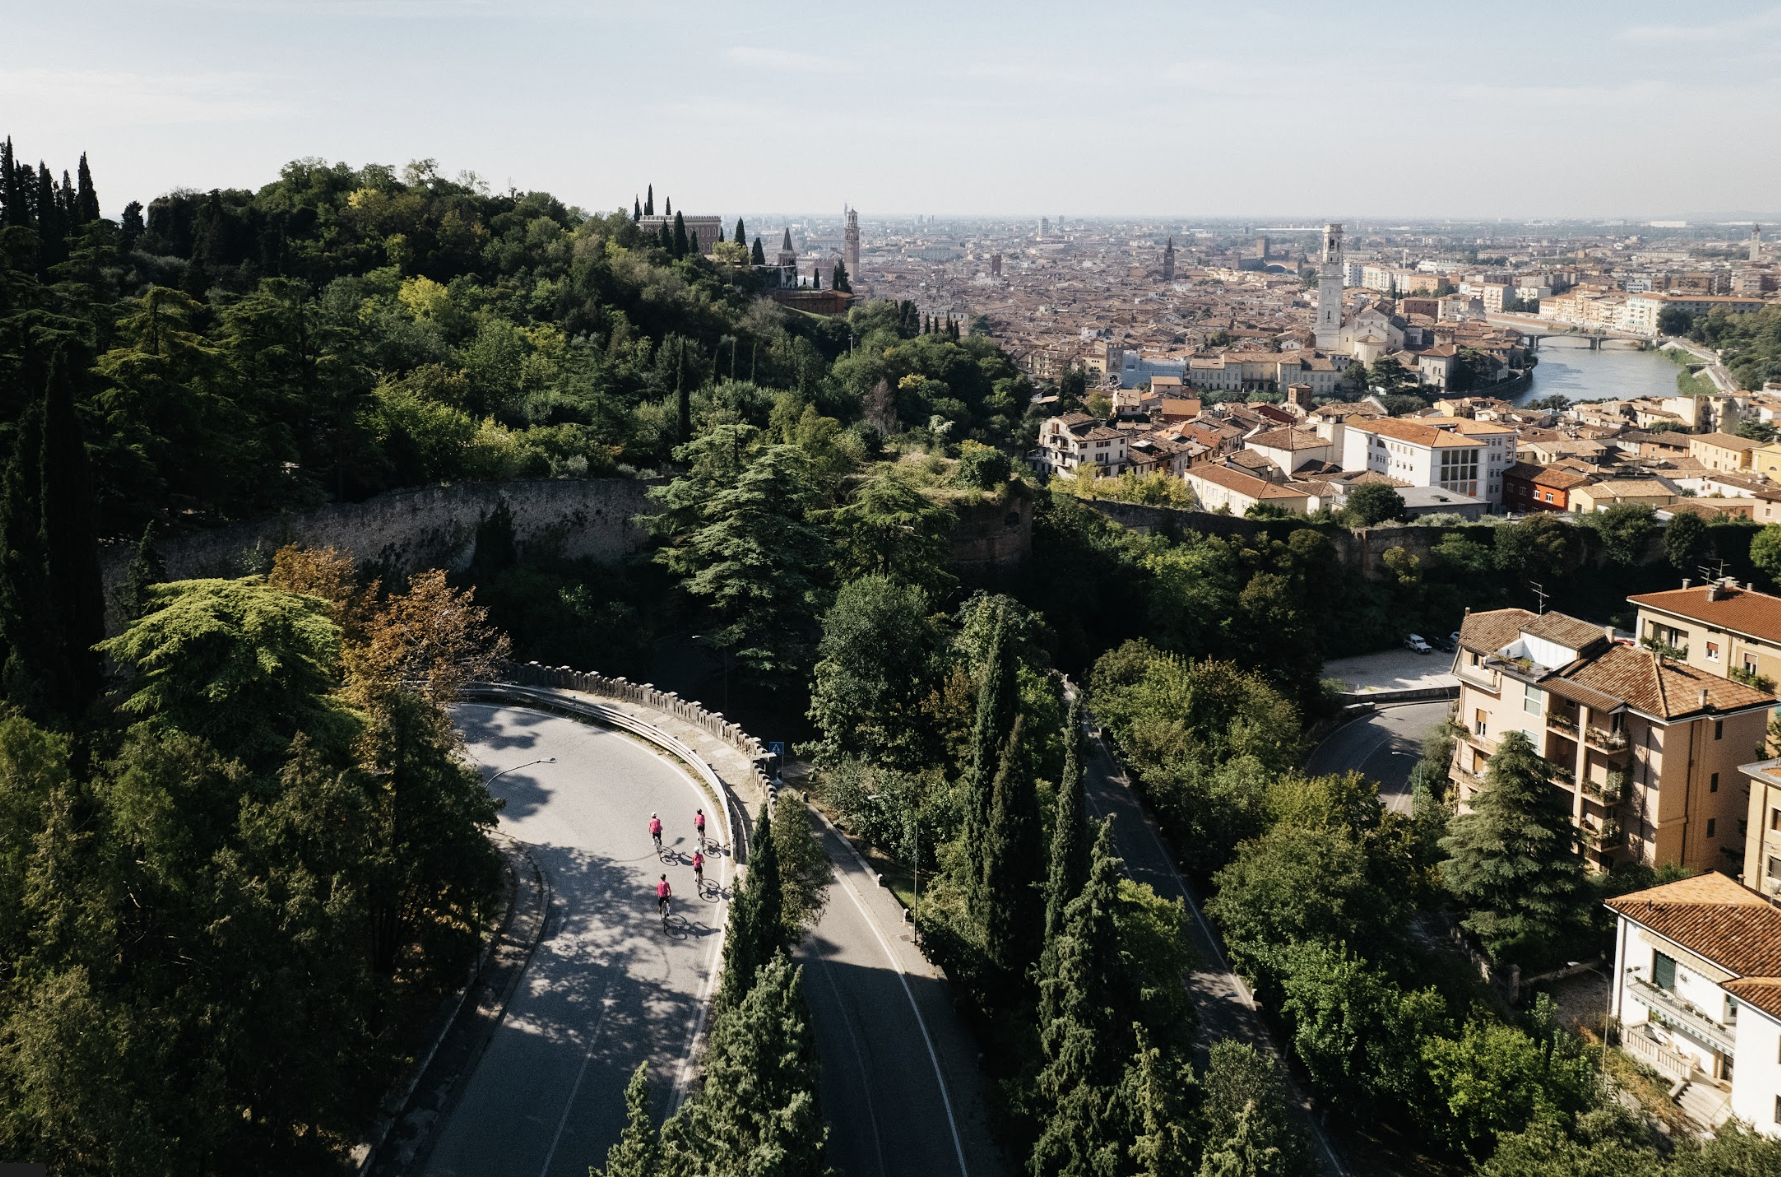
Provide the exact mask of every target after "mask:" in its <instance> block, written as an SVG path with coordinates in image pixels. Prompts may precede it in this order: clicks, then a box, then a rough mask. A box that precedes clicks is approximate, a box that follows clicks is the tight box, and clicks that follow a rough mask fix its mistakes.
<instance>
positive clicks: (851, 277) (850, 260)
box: [841, 208, 860, 286]
mask: <svg viewBox="0 0 1781 1177" xmlns="http://www.w3.org/2000/svg"><path fill="white" fill-rule="evenodd" d="M841 252H842V255H843V259H844V261H845V262H846V265H847V280H848V281H849V282H851V283H853V284H854V285H856V286H857V285H859V282H860V212H859V210H858V209H856V208H850V209H848V210H847V231H846V232H845V233H843V234H842V237H841Z"/></svg>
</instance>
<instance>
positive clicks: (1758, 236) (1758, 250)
mask: <svg viewBox="0 0 1781 1177" xmlns="http://www.w3.org/2000/svg"><path fill="white" fill-rule="evenodd" d="M1750 260H1751V261H1752V262H1753V263H1754V262H1760V261H1762V226H1761V225H1752V226H1750Z"/></svg>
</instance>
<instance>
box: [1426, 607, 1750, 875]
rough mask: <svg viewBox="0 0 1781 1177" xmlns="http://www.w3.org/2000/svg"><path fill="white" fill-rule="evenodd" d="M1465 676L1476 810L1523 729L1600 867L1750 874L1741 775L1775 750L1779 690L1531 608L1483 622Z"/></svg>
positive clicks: (1462, 795)
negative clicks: (1499, 760)
mask: <svg viewBox="0 0 1781 1177" xmlns="http://www.w3.org/2000/svg"><path fill="white" fill-rule="evenodd" d="M1454 674H1455V676H1457V677H1458V679H1459V682H1460V696H1459V705H1458V712H1457V718H1458V720H1459V722H1461V723H1462V724H1463V725H1464V728H1465V737H1464V738H1463V739H1461V740H1460V741H1458V743H1457V745H1456V747H1455V750H1454V759H1453V779H1454V781H1455V782H1456V784H1457V785H1458V791H1459V799H1460V803H1461V805H1462V806H1463V805H1469V804H1470V802H1471V798H1472V797H1473V796H1474V795H1475V794H1476V793H1477V792H1478V790H1479V789H1480V788H1481V787H1483V784H1484V780H1485V771H1486V767H1487V766H1488V764H1489V762H1490V757H1491V754H1492V753H1493V752H1495V751H1496V748H1497V745H1498V743H1499V741H1501V739H1502V738H1503V735H1504V734H1505V733H1507V732H1510V731H1521V732H1525V733H1527V736H1528V739H1530V740H1531V741H1532V742H1533V745H1534V748H1535V749H1536V750H1537V751H1538V752H1539V753H1540V755H1542V756H1543V757H1545V758H1546V760H1547V761H1549V762H1550V763H1551V765H1552V770H1551V771H1552V784H1553V786H1554V787H1555V788H1558V789H1561V790H1563V791H1564V793H1565V802H1566V805H1567V807H1568V808H1569V810H1570V812H1571V819H1572V821H1573V822H1574V823H1575V824H1576V826H1577V831H1578V840H1579V841H1580V843H1581V844H1582V848H1583V851H1584V856H1585V858H1586V859H1587V860H1588V861H1589V862H1590V863H1591V865H1592V866H1595V867H1597V868H1599V869H1603V870H1606V869H1609V868H1611V867H1613V866H1614V865H1615V864H1616V863H1619V862H1624V861H1628V860H1636V861H1641V862H1645V863H1649V864H1652V865H1659V864H1664V863H1678V864H1681V865H1683V866H1690V867H1695V868H1697V869H1701V870H1724V869H1736V867H1737V866H1739V865H1741V864H1742V863H1743V861H1744V835H1743V832H1742V831H1743V824H1742V823H1744V822H1745V820H1746V819H1747V809H1748V805H1747V801H1746V798H1745V796H1744V787H1743V782H1744V778H1743V776H1742V774H1741V769H1740V766H1741V765H1742V764H1743V763H1744V762H1745V761H1747V760H1748V758H1749V757H1750V755H1751V752H1752V750H1753V749H1756V748H1759V747H1761V746H1762V742H1763V736H1764V730H1765V728H1766V727H1767V724H1768V713H1769V709H1770V708H1771V707H1772V706H1774V703H1775V699H1774V696H1773V695H1771V694H1770V693H1769V692H1768V691H1765V690H1760V689H1758V688H1757V687H1754V686H1750V685H1748V684H1746V683H1742V682H1734V681H1733V680H1731V679H1728V678H1723V677H1721V676H1719V675H1716V674H1712V673H1709V672H1707V671H1704V670H1700V669H1697V668H1695V667H1693V666H1689V665H1687V664H1686V663H1684V662H1681V661H1675V660H1672V659H1670V658H1668V657H1663V656H1660V655H1659V654H1657V653H1655V652H1653V651H1651V650H1647V649H1642V648H1640V647H1637V646H1631V645H1626V644H1624V643H1621V642H1618V641H1616V640H1614V638H1613V636H1612V630H1607V629H1603V628H1602V627H1600V626H1597V625H1592V624H1590V623H1588V622H1586V621H1579V620H1578V619H1576V618H1574V617H1567V616H1566V615H1564V614H1562V613H1545V614H1535V613H1530V612H1528V611H1527V610H1525V609H1496V610H1492V611H1490V612H1486V613H1473V614H1469V615H1468V616H1467V617H1466V620H1465V622H1464V624H1463V625H1462V626H1461V628H1460V640H1459V650H1458V653H1457V654H1456V656H1455V658H1454Z"/></svg>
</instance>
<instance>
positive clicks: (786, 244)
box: [773, 225, 798, 269]
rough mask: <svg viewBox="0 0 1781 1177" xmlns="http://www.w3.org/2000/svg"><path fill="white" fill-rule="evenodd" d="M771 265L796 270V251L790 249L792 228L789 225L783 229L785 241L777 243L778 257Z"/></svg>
mask: <svg viewBox="0 0 1781 1177" xmlns="http://www.w3.org/2000/svg"><path fill="white" fill-rule="evenodd" d="M773 264H774V265H776V266H786V267H790V268H792V269H796V268H797V265H798V251H797V250H795V249H793V248H792V228H791V226H790V225H787V226H786V227H785V240H784V241H782V242H780V243H779V257H778V258H776V259H775V260H774V262H773Z"/></svg>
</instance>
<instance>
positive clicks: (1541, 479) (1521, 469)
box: [1503, 462, 1589, 490]
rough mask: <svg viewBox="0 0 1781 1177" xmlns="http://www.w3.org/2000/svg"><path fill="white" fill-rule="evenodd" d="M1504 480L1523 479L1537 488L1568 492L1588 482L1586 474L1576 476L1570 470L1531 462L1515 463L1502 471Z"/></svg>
mask: <svg viewBox="0 0 1781 1177" xmlns="http://www.w3.org/2000/svg"><path fill="white" fill-rule="evenodd" d="M1503 477H1504V478H1525V479H1527V480H1528V481H1529V482H1532V483H1534V484H1536V485H1538V486H1544V487H1550V488H1551V489H1553V490H1569V489H1571V487H1573V486H1578V485H1581V484H1582V483H1585V482H1588V481H1589V476H1588V475H1587V474H1577V473H1574V472H1573V471H1570V470H1561V469H1559V468H1558V467H1556V466H1541V465H1537V464H1536V463H1533V462H1517V463H1515V464H1514V465H1513V466H1509V467H1506V468H1505V469H1504V470H1503Z"/></svg>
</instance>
